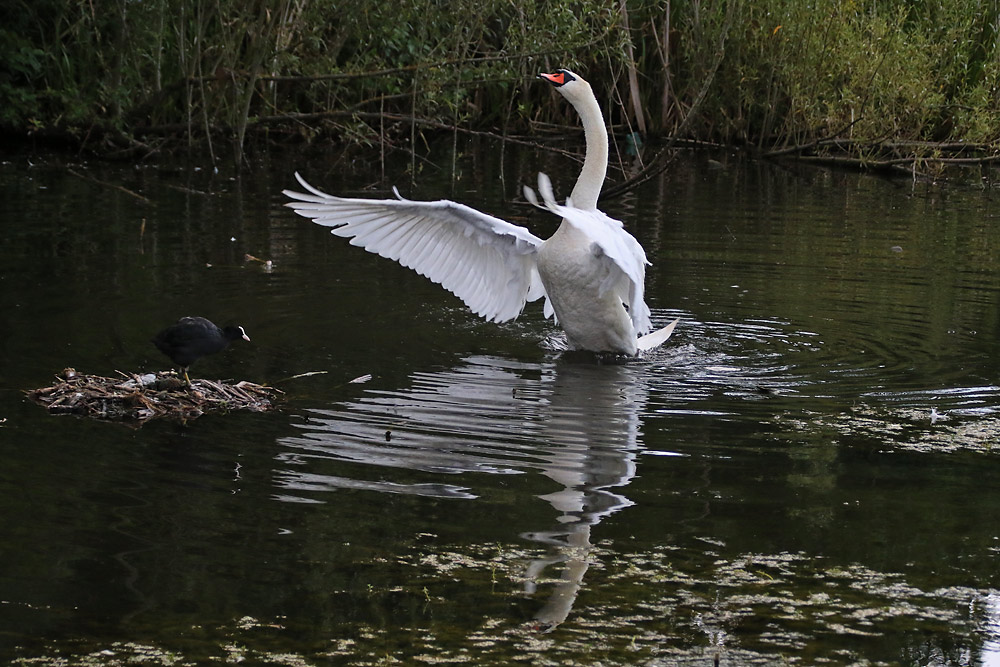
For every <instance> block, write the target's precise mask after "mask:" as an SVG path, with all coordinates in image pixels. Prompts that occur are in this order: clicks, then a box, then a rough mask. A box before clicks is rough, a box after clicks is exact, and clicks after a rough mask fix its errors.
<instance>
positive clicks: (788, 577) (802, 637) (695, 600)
mask: <svg viewBox="0 0 1000 667" xmlns="http://www.w3.org/2000/svg"><path fill="white" fill-rule="evenodd" d="M719 550H720V551H721V550H722V549H719ZM711 552H712V550H711V549H710V550H708V551H706V552H705V553H703V554H692V553H690V552H689V551H688V550H686V549H682V548H679V547H663V548H659V549H654V550H651V551H645V552H627V551H622V552H616V551H615V550H614V548H613V545H611V544H605V545H602V546H600V547H598V548H596V549H595V551H594V553H593V555H592V558H593V562H592V567H593V568H594V569H595V570H596V572H598V573H600V574H599V575H598V576H595V577H594V579H593V580H592V581H591V584H590V586H589V587H588V589H587V592H586V595H585V598H586V600H585V602H584V604H581V605H580V606H579V607H578V608H577V610H576V612H575V613H576V614H578V615H579V616H580V619H579V622H578V623H576V624H575V625H574V627H573V628H572V629H571V630H567V631H566V632H564V633H562V634H558V633H554V634H538V633H537V632H534V631H533V630H531V629H530V627H528V626H526V625H524V624H522V623H519V622H517V621H516V619H512V618H511V615H510V614H508V613H503V612H501V611H500V609H507V610H509V609H511V608H516V607H517V606H518V600H519V599H521V598H522V596H523V593H522V592H521V587H522V586H523V583H524V581H525V580H524V578H523V574H524V567H525V563H527V562H529V561H531V560H532V559H533V558H536V557H537V556H538V553H537V552H533V551H532V550H525V549H523V548H519V547H516V546H513V545H496V544H482V545H470V546H468V547H466V548H463V549H459V550H454V551H450V552H437V551H433V550H419V551H416V552H414V553H412V554H410V555H408V556H406V557H403V558H399V559H398V560H397V561H396V563H395V566H396V567H398V568H399V571H398V573H397V574H398V577H399V582H400V583H399V584H395V585H393V586H390V587H386V588H381V587H373V588H371V589H368V591H367V595H368V597H369V601H370V603H371V604H372V605H373V606H374V607H381V608H383V610H384V613H389V614H392V613H396V612H392V611H391V609H392V608H394V607H403V608H405V607H410V608H412V609H413V617H412V619H411V621H412V624H413V625H412V626H411V627H409V628H408V629H407V630H406V631H404V632H400V631H399V630H398V629H397V630H390V629H388V628H387V627H385V626H381V625H379V624H376V623H373V622H371V621H360V622H357V623H354V624H348V625H346V626H341V627H340V628H339V629H338V630H336V631H333V630H331V632H330V634H329V636H327V637H325V638H316V647H315V649H314V650H313V651H312V652H308V653H303V652H302V648H301V642H300V640H298V639H297V635H298V633H299V631H300V628H298V627H296V625H295V623H294V622H292V621H290V620H289V619H287V618H284V617H275V618H271V619H257V618H252V617H243V618H239V619H232V621H231V622H229V623H228V624H226V625H225V626H223V627H218V628H214V629H212V630H211V631H210V632H207V633H205V634H207V635H210V636H214V637H216V638H215V639H214V640H211V641H212V642H215V644H214V645H208V644H202V645H199V646H198V648H193V647H192V648H190V649H188V650H189V651H190V653H187V654H186V653H184V652H177V651H175V650H171V649H166V648H157V647H153V646H150V645H146V644H143V643H141V642H115V643H111V644H108V645H106V646H95V647H89V648H87V649H84V650H83V651H81V652H80V653H78V654H76V655H73V656H71V655H68V654H65V653H61V652H60V653H59V654H58V655H52V656H50V657H48V658H45V657H40V658H32V659H30V660H27V661H21V662H19V663H17V664H22V665H27V664H34V665H39V664H41V665H55V664H61V665H91V664H101V665H116V664H122V665H124V664H134V663H136V662H139V661H141V662H142V663H143V664H154V665H156V664H159V665H187V664H194V663H195V662H197V661H198V660H205V659H210V660H212V661H219V660H222V661H250V662H252V663H253V664H273V665H313V664H317V661H320V662H321V661H323V660H326V659H331V658H336V659H337V660H338V664H347V665H371V664H414V663H423V662H431V663H435V662H445V663H449V664H450V663H452V662H470V663H474V664H498V665H499V664H508V663H509V662H510V661H511V660H515V659H517V660H526V661H530V662H531V663H532V664H566V661H570V662H572V663H573V664H597V663H600V664H604V665H633V664H646V663H647V662H650V661H651V664H667V663H668V662H669V663H670V664H675V662H676V661H680V662H681V663H682V664H683V663H692V664H694V663H697V662H699V661H714V659H716V658H718V659H720V660H721V661H724V664H753V663H757V662H762V663H764V662H770V661H780V662H782V663H794V662H798V661H800V660H804V661H807V662H808V661H811V660H820V661H824V662H826V661H829V662H833V663H837V664H840V663H845V664H846V663H854V662H856V661H858V660H863V661H870V663H871V664H881V663H883V662H885V663H890V662H891V663H895V662H897V661H898V660H900V659H902V660H904V661H906V662H911V663H913V664H928V663H930V662H934V663H937V664H977V663H978V662H979V659H980V658H983V657H985V656H984V655H983V654H979V653H978V650H977V649H970V647H969V646H968V645H965V644H961V645H956V646H954V647H953V648H952V649H949V648H948V646H947V644H946V643H940V642H937V641H936V640H933V639H930V640H928V638H929V637H939V638H940V637H946V636H947V635H948V634H949V633H954V634H956V635H962V636H971V635H975V634H981V635H984V636H986V637H990V636H993V637H994V639H997V638H998V637H997V635H998V632H997V628H996V626H995V619H992V618H991V616H990V614H991V613H994V612H995V609H993V607H995V606H996V600H995V599H994V598H995V595H996V594H995V592H991V591H989V590H981V589H975V588H965V587H949V588H938V589H934V590H923V589H921V588H919V587H917V586H915V585H913V584H912V583H910V582H909V581H907V579H906V577H905V576H904V575H902V574H900V573H894V572H880V571H877V570H872V569H870V568H868V567H864V566H861V565H847V566H842V565H836V564H833V563H830V562H828V561H827V560H826V559H824V558H821V557H816V556H807V555H805V554H800V553H796V554H793V553H778V554H737V555H735V556H731V557H727V556H724V555H722V554H721V553H720V554H717V555H716V556H715V557H714V558H705V556H711V555H712V553H711ZM696 563H703V564H704V565H701V566H699V565H695V564H696ZM470 586H471V587H484V586H488V587H491V588H492V589H493V597H494V598H495V599H496V600H497V604H496V606H495V608H494V606H493V605H486V606H485V607H480V608H478V609H467V608H464V606H463V602H462V592H461V591H462V589H463V588H464V587H470ZM991 596H992V597H991ZM459 619H461V620H459ZM389 627H395V626H389ZM814 627H823V628H825V629H826V633H819V634H817V633H815V632H813V631H812V630H811V628H814ZM194 634H195V635H199V634H201V633H200V632H198V631H195V632H194ZM456 635H460V636H456ZM832 636H836V637H838V640H837V641H836V642H832V640H831V637H832ZM347 637H349V639H348V638H347ZM208 638H209V637H204V638H203V639H208ZM834 644H835V645H836V646H837V647H838V648H831V646H833V645H834ZM293 646H295V647H296V648H295V649H293V650H286V649H290V648H291V647H293ZM952 651H953V652H952ZM970 651H971V652H970Z"/></svg>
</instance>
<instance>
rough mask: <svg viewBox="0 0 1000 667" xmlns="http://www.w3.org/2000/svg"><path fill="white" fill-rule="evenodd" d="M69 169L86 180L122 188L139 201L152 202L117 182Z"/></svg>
mask: <svg viewBox="0 0 1000 667" xmlns="http://www.w3.org/2000/svg"><path fill="white" fill-rule="evenodd" d="M67 171H68V172H69V173H71V174H73V175H74V176H76V177H77V178H82V179H83V180H85V181H92V182H94V183H97V184H98V185H103V186H104V187H106V188H114V189H116V190H121V191H122V192H124V193H125V194H127V195H131V196H133V197H135V198H136V199H138V200H139V201H141V202H143V203H146V204H151V203H152V202H151V201H150V200H149V199H147V198H146V197H143V196H142V195H140V194H139V193H137V192H132V191H131V190H129V189H128V188H125V187H122V186H120V185H117V184H115V183H108V182H107V181H102V180H100V179H97V178H94V177H93V176H86V175H84V174H81V173H80V172H78V171H76V170H75V169H67Z"/></svg>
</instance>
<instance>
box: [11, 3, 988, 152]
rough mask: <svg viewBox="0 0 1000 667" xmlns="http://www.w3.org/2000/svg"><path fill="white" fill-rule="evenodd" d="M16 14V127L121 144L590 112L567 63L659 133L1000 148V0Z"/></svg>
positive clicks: (558, 120)
mask: <svg viewBox="0 0 1000 667" xmlns="http://www.w3.org/2000/svg"><path fill="white" fill-rule="evenodd" d="M2 14H5V16H3V18H4V21H3V22H0V24H2V25H4V26H5V27H4V28H2V29H0V63H3V64H2V65H0V96H2V97H3V99H5V101H6V103H5V105H4V107H3V109H0V128H2V130H3V131H4V133H5V134H6V135H8V136H12V137H21V138H27V139H29V140H32V141H44V142H56V143H61V144H63V145H68V146H72V147H74V148H76V149H79V150H82V151H85V152H88V153H91V154H96V155H100V156H102V157H105V158H110V159H116V158H118V159H134V158H136V157H139V158H142V157H148V156H151V155H155V154H157V153H161V152H165V151H169V152H176V151H179V150H197V151H198V152H199V153H201V154H207V155H208V156H209V159H210V160H211V161H212V162H213V163H215V162H218V161H223V160H235V162H236V164H239V163H241V162H242V160H243V155H244V152H245V151H246V150H247V149H248V148H252V147H254V146H257V145H269V144H286V145H287V144H293V145H299V144H310V143H316V142H336V143H341V144H356V145H360V146H371V147H375V146H377V147H379V149H380V150H393V149H394V148H396V147H404V148H406V147H410V146H414V145H416V143H417V142H419V141H420V137H421V136H422V135H424V134H426V133H435V132H441V131H452V132H456V133H458V132H462V133H476V132H482V133H488V134H492V135H496V136H501V137H505V138H506V137H510V136H512V135H525V136H529V137H538V136H545V135H546V134H547V133H548V132H549V131H550V130H551V128H552V127H553V126H555V127H557V128H562V127H564V126H566V125H575V123H576V120H575V118H574V117H573V115H572V112H571V110H570V109H569V108H568V106H567V105H565V104H563V103H562V102H561V100H559V99H558V98H556V97H554V95H553V93H552V91H551V90H549V89H548V88H547V87H544V86H542V85H540V84H538V83H536V82H535V81H534V77H535V75H536V74H537V72H538V71H543V70H549V69H553V68H555V67H559V66H568V67H571V68H574V69H576V70H578V71H580V72H581V73H584V74H585V75H586V76H587V77H588V79H589V80H590V81H591V82H592V83H593V85H594V88H595V90H597V91H598V92H599V97H600V98H601V99H602V102H603V104H604V107H605V112H606V115H607V117H608V120H609V122H610V123H612V124H614V125H616V126H620V127H622V128H624V129H625V131H626V133H627V134H629V135H634V136H637V137H643V138H645V140H646V141H652V142H657V141H658V142H669V141H672V140H678V139H684V140H694V141H699V142H707V143H711V144H718V145H724V146H732V147H740V148H741V149H744V150H747V151H750V152H751V153H753V154H755V155H762V156H768V157H778V156H781V157H785V158H787V157H799V158H803V159H808V160H824V161H832V162H836V163H839V164H842V165H845V166H852V167H861V168H880V169H888V170H898V169H911V170H913V171H928V172H933V171H934V169H937V168H938V167H928V165H946V164H948V161H955V160H958V161H965V162H975V163H981V164H991V163H993V162H994V161H995V160H997V159H1000V155H998V154H1000V150H998V147H1000V92H998V91H1000V59H998V58H997V53H998V50H997V32H998V25H1000V10H998V8H997V6H996V5H995V4H993V5H990V3H986V4H985V5H984V4H983V3H980V2H977V1H976V0H949V1H948V2H945V3H937V4H935V5H934V6H930V4H925V3H918V4H915V5H911V6H908V7H902V8H898V7H894V6H891V3H882V2H865V3H845V2H841V1H840V0H818V2H815V3H811V4H810V5H808V6H806V5H804V4H802V3H799V2H795V1H793V0H766V1H764V2H750V1H749V0H734V1H730V2H723V1H722V0H707V1H704V2H678V1H676V0H674V1H671V0H657V1H656V2H651V3H643V4H641V5H640V3H637V2H632V3H628V2H626V1H624V0H619V1H614V0H585V1H584V2H582V3H574V4H573V5H570V4H569V3H566V2H546V3H542V4H540V5H532V6H530V7H529V6H519V5H517V4H516V3H509V2H501V1H500V0H493V1H490V2H486V3H482V2H476V3H472V2H471V0H460V1H459V2H453V3H432V2H428V1H427V0H406V1H404V2H401V3H394V4H393V5H392V6H388V5H384V4H383V3H376V2H372V1H370V0H358V1H357V2H355V3H354V5H353V7H352V11H341V10H340V9H338V8H334V7H332V6H319V3H312V4H309V3H301V2H294V1H293V0H279V1H278V2H275V3H269V4H268V5H266V6H265V5H264V4H251V5H246V4H245V3H239V2H236V1H235V0H220V1H219V2H217V3H214V4H213V5H212V6H203V5H200V4H199V3H193V4H191V5H189V4H180V5H178V4H177V3H176V2H173V1H172V0H154V1H152V2H148V3H147V2H144V3H137V4H136V3H121V4H116V5H105V4H101V5H100V6H96V5H95V6H90V5H86V6H84V5H76V4H74V3H70V2H68V1H67V0H53V2H51V3H47V4H45V5H44V6H42V5H39V4H37V3H28V2H26V1H25V2H21V3H19V5H18V6H15V7H12V9H11V10H7V11H5V12H2ZM406 149H407V150H408V148H406Z"/></svg>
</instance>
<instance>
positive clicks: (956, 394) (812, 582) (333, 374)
mask: <svg viewBox="0 0 1000 667" xmlns="http://www.w3.org/2000/svg"><path fill="white" fill-rule="evenodd" d="M499 155H500V152H499V151H498V150H497V149H496V147H495V146H481V145H478V144H470V145H468V146H465V147H463V153H462V154H461V155H460V156H459V157H458V159H457V160H456V162H455V165H456V171H455V172H454V173H452V171H451V160H450V156H448V155H447V153H446V150H445V148H443V147H432V152H431V154H430V158H431V159H432V160H434V162H429V163H426V165H425V167H424V168H423V169H422V171H421V172H420V174H419V175H418V176H417V177H416V179H414V180H415V181H416V188H415V189H413V190H412V192H411V187H410V177H409V176H408V175H407V174H406V173H405V168H406V166H407V164H408V161H407V160H404V161H403V162H401V163H399V164H395V163H389V164H387V165H386V169H387V173H388V176H387V181H386V182H382V181H380V171H381V167H380V165H378V164H377V163H373V164H366V165H357V164H346V163H344V162H334V161H332V160H331V161H330V162H325V161H319V160H317V161H315V162H311V163H302V162H298V163H295V164H292V163H291V162H289V161H287V160H284V159H282V158H278V157H272V158H269V159H266V160H260V161H259V162H258V163H255V164H254V165H252V167H251V168H250V169H248V170H246V171H244V172H243V174H241V175H235V174H227V173H224V172H223V173H213V172H212V170H210V169H198V168H196V167H195V166H192V165H187V164H186V165H169V166H164V165H147V164H140V165H108V164H99V163H86V162H82V161H77V160H73V159H72V158H68V157H66V156H56V155H43V156H38V155H34V156H30V157H29V156H26V155H9V156H6V159H5V161H4V162H3V164H2V165H0V235H2V244H0V262H2V266H3V270H2V272H0V318H2V320H0V322H2V328H3V331H4V335H3V336H2V337H0V419H3V420H5V421H3V422H2V423H0V448H2V454H3V459H4V465H3V466H0V534H2V535H3V537H4V539H3V540H2V541H0V658H2V659H3V660H4V661H5V662H10V661H15V662H18V663H20V664H51V665H56V664H59V665H64V664H70V665H83V664H132V663H135V662H140V661H142V662H144V663H146V664H165V665H166V664H205V663H209V662H226V661H229V662H239V661H242V662H245V663H248V664H274V665H327V664H330V665H333V664H337V665H341V664H348V665H362V664H365V665H368V664H389V663H393V662H395V663H397V664H420V663H423V662H439V663H445V664H452V663H474V664H498V665H499V664H509V663H511V662H517V661H521V662H533V663H537V664H569V663H573V664H598V663H599V664H603V665H637V664H643V665H645V664H652V665H666V664H676V663H678V662H680V663H685V664H713V663H715V662H716V661H718V662H719V663H720V664H732V665H740V664H755V663H774V662H788V663H798V664H818V663H824V664H856V663H870V664H901V663H902V664H920V665H924V664H942V665H944V664H960V665H987V664H990V665H993V664H1000V580H998V572H1000V569H998V568H997V560H998V557H1000V528H998V525H1000V524H998V521H997V519H998V517H1000V490H998V489H1000V465H998V463H997V454H998V450H997V448H996V447H995V446H994V444H995V443H996V441H997V434H998V433H1000V421H998V414H997V410H998V406H1000V387H998V379H997V378H998V375H1000V363H998V362H997V358H998V355H997V352H998V350H997V342H996V341H997V340H998V331H997V329H998V326H1000V309H998V305H1000V272H998V270H997V266H998V262H997V259H998V257H997V254H998V252H1000V232H998V231H997V229H998V226H997V224H996V223H997V216H998V210H997V208H996V207H995V205H994V191H993V190H992V188H990V187H988V186H987V187H969V186H959V185H930V184H913V183H910V182H898V181H885V180H880V179H878V178H875V177H871V176H861V175H854V174H844V173H837V172H828V171H821V170H791V169H787V168H784V167H781V166H776V165H770V164H759V163H745V162H741V161H739V160H736V159H735V158H733V157H731V156H718V155H716V156H712V157H713V159H719V158H721V159H720V160H719V161H720V162H722V167H721V168H719V165H718V163H717V162H715V161H710V160H709V156H705V155H701V154H697V153H695V154H690V155H687V156H684V157H683V158H682V160H681V161H680V162H679V163H677V164H676V166H675V167H674V168H673V169H672V170H671V171H670V172H668V173H667V174H665V175H664V177H663V178H662V179H661V180H660V181H658V182H654V183H650V184H647V185H646V186H644V187H643V188H642V189H641V190H639V191H636V192H634V193H632V194H631V195H629V196H628V197H626V198H623V199H621V200H614V201H610V202H607V203H606V204H604V205H603V207H604V208H605V209H606V210H607V211H608V213H610V214H611V215H613V216H615V217H618V218H621V219H622V220H623V221H624V222H625V224H626V226H627V227H628V228H629V229H630V230H631V231H632V232H633V233H634V234H635V235H636V236H637V238H639V240H640V241H641V242H642V243H643V245H644V247H645V248H646V249H647V253H648V255H649V257H650V259H651V260H652V262H653V266H652V267H650V268H649V271H648V274H647V299H648V301H649V304H650V306H651V308H652V310H653V318H654V322H655V323H656V324H658V325H660V326H662V325H665V324H666V323H668V322H669V321H670V320H672V319H673V318H680V319H681V323H680V325H679V326H678V328H677V332H676V334H675V335H674V337H673V338H672V339H671V341H670V342H669V344H668V345H667V346H665V347H664V348H662V349H660V350H657V351H656V352H654V353H652V354H650V355H648V356H646V357H645V358H643V359H641V360H637V361H633V362H629V363H625V364H607V363H605V364H596V363H592V362H590V361H587V360H580V359H576V358H570V357H567V356H566V355H563V354H561V352H560V351H559V350H560V347H561V345H560V343H561V337H560V333H559V331H558V329H557V328H555V327H554V326H553V325H552V324H551V322H547V321H546V320H544V318H543V317H542V315H541V313H540V307H538V306H537V304H536V305H532V306H529V308H528V309H527V310H526V312H525V314H524V315H523V316H522V317H521V318H519V319H518V320H517V321H515V322H513V323H509V324H505V325H495V324H489V323H485V322H482V321H479V320H478V319H477V318H476V317H475V316H473V315H472V314H471V313H469V312H468V311H467V310H466V309H465V308H464V307H463V306H462V304H461V303H460V302H459V301H458V300H457V299H455V298H453V297H452V296H450V295H449V294H447V293H446V292H444V291H443V290H441V289H440V288H438V287H437V286H435V285H433V284H431V283H429V282H427V281H425V280H424V279H422V278H419V277H418V276H416V275H415V274H413V273H411V272H410V271H407V270H405V269H402V268H400V267H397V266H395V265H393V264H392V263H390V262H388V261H386V260H383V259H381V258H378V257H374V256H370V255H368V254H366V253H364V252H363V251H361V250H359V249H357V248H353V247H350V246H349V245H347V244H346V243H345V242H344V241H343V240H341V239H336V238H334V237H332V236H330V235H329V234H328V232H327V231H326V230H324V229H322V228H318V227H315V226H313V225H311V224H309V223H308V222H307V221H305V220H304V219H301V218H298V217H296V216H295V215H294V214H293V213H292V212H291V211H289V210H287V209H285V208H283V207H282V206H281V204H282V203H283V198H282V197H281V196H280V190H281V189H282V188H286V187H291V186H292V185H293V179H292V178H291V172H292V171H293V170H295V169H299V170H301V171H302V172H303V173H304V174H305V175H306V176H307V178H309V179H310V180H311V181H312V182H314V183H315V184H317V185H319V186H320V187H324V188H325V189H328V190H331V191H335V192H338V193H343V194H349V195H353V196H385V195H387V194H388V185H389V184H390V183H391V182H395V183H399V184H400V185H402V186H403V187H402V189H403V191H404V194H412V195H413V196H415V197H420V198H435V197H445V196H447V197H453V198H456V199H458V200H460V201H463V202H465V203H468V204H471V205H474V206H476V207H479V208H481V209H483V210H486V211H488V212H491V213H494V214H498V215H502V216H505V217H507V218H508V219H511V220H514V221H516V222H519V223H520V224H526V225H528V226H530V227H531V228H532V229H533V230H534V231H535V232H536V233H538V234H540V235H543V236H544V235H547V234H548V233H549V232H550V231H551V230H552V229H553V226H554V225H553V221H551V220H547V219H546V218H544V216H543V214H541V213H536V212H532V211H531V210H530V209H528V208H526V207H522V206H518V205H516V204H512V203H510V201H509V200H510V199H513V198H514V193H516V192H517V191H518V189H519V184H520V183H522V182H527V183H532V182H534V171H535V170H536V169H537V168H539V165H542V166H543V167H544V168H545V169H546V170H547V171H550V173H552V174H553V176H554V180H555V181H556V187H557V191H563V192H565V191H568V189H569V184H570V182H571V180H572V173H573V170H574V169H575V166H574V165H573V164H571V163H566V164H562V163H560V162H556V161H553V160H552V159H550V158H545V157H542V156H534V155H531V154H527V153H519V152H517V151H512V150H508V151H506V152H504V154H503V157H504V162H503V163H502V164H501V163H500V161H499ZM440 165H444V166H440ZM113 186H118V187H113ZM122 188H124V189H122ZM126 190H127V192H126ZM135 195H140V196H141V198H140V197H139V196H135ZM247 255H250V256H252V257H256V258H259V259H269V260H272V263H273V265H272V268H271V269H270V270H267V269H265V268H264V266H263V265H262V264H261V263H260V262H257V261H254V260H252V259H251V260H248V259H247V258H246V256H247ZM189 314H198V315H203V316H207V317H210V318H212V319H214V320H216V321H218V322H219V323H220V324H221V323H223V322H235V323H239V324H242V325H243V326H244V327H246V329H247V331H248V333H249V334H250V336H251V337H252V340H253V342H252V343H251V344H249V345H247V344H234V345H233V346H232V347H231V348H230V349H229V350H228V351H227V352H225V353H224V354H221V355H217V356H215V357H210V358H206V359H204V360H202V361H201V362H199V364H197V365H196V366H195V370H194V374H195V375H198V376H202V377H208V378H237V379H248V380H251V381H255V382H269V383H274V384H275V385H276V386H278V387H280V388H281V389H283V390H284V391H285V392H286V395H285V400H284V402H283V403H282V405H281V409H280V410H279V411H277V412H274V413H270V414H244V413H233V414H229V415H215V416H206V417H202V418H200V419H197V420H194V421H191V422H188V423H186V424H184V423H177V422H171V421H158V422H151V423H147V424H145V425H144V426H142V427H141V428H134V427H129V426H126V425H121V424H116V423H99V422H95V421H91V420H87V419H81V418H75V417H52V416H49V415H47V414H46V413H45V412H44V410H42V409H41V408H39V407H37V406H35V405H33V404H31V403H29V402H27V401H26V400H25V398H24V396H23V391H24V390H26V389H30V388H33V387H37V386H42V385H44V384H47V383H48V382H49V381H50V379H51V378H52V376H53V375H54V374H56V373H58V372H59V371H61V369H63V368H64V367H67V366H73V367H75V368H76V369H77V370H79V371H81V372H87V373H97V374H103V375H111V374H114V373H115V372H116V371H119V370H121V371H128V372H137V371H151V370H159V369H163V368H165V367H167V365H168V362H167V361H166V360H165V359H163V358H161V357H160V356H159V353H158V352H157V351H156V350H155V348H153V346H152V345H151V344H150V343H149V339H150V337H151V336H152V335H153V333H155V332H156V331H157V330H158V329H159V328H161V327H162V326H165V325H166V324H169V323H170V322H172V321H173V320H175V319H176V318H178V317H180V316H183V315H189ZM317 371H322V373H318V374H313V375H308V376H305V377H299V378H296V379H292V380H289V379H288V378H290V377H291V376H295V375H299V374H303V373H311V372H317ZM364 374H371V375H372V376H373V378H372V380H371V381H369V382H367V383H363V384H351V383H350V382H349V381H350V380H351V379H352V378H355V377H358V376H361V375H364Z"/></svg>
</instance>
